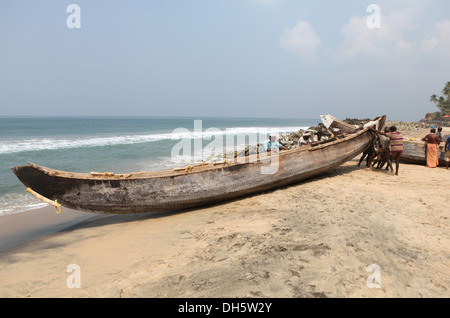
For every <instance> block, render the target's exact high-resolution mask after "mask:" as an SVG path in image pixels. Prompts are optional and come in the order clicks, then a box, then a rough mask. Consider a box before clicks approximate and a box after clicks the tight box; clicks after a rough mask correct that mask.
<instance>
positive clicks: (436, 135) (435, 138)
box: [422, 126, 450, 169]
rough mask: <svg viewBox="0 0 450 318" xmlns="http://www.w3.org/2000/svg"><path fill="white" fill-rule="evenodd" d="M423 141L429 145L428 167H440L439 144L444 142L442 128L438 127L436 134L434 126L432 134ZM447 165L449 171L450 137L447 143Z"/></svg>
mask: <svg viewBox="0 0 450 318" xmlns="http://www.w3.org/2000/svg"><path fill="white" fill-rule="evenodd" d="M422 141H425V142H426V143H427V167H430V168H435V167H436V166H438V165H439V144H440V143H441V142H443V139H442V127H438V131H437V132H436V127H434V126H432V127H431V129H430V133H429V134H428V135H426V136H425V137H423V138H422ZM444 151H445V165H446V169H448V166H449V162H450V136H448V137H447V140H446V141H445V147H444Z"/></svg>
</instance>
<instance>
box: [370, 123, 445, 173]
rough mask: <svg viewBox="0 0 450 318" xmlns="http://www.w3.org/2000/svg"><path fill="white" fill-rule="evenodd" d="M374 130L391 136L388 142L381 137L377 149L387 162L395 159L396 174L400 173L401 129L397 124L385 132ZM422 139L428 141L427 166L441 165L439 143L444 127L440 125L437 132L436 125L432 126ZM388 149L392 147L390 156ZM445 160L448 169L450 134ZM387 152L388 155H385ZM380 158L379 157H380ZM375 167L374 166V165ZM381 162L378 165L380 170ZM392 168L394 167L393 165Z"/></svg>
mask: <svg viewBox="0 0 450 318" xmlns="http://www.w3.org/2000/svg"><path fill="white" fill-rule="evenodd" d="M372 130H373V131H374V132H376V133H378V134H380V135H382V136H386V137H388V138H389V143H390V145H389V143H386V139H384V140H383V139H382V138H380V143H379V148H380V149H377V150H378V151H377V152H378V153H379V158H380V157H384V158H385V160H384V161H385V162H387V163H388V164H389V159H391V160H392V161H395V166H396V167H395V175H398V167H399V162H400V158H401V156H402V153H403V136H402V133H401V132H400V131H397V128H396V127H395V126H392V127H390V128H387V127H386V128H385V132H384V133H382V132H379V131H376V130H375V129H372ZM422 141H425V142H427V164H426V165H427V167H430V168H434V167H437V166H439V144H440V143H441V142H442V141H443V139H442V127H438V132H437V133H436V127H433V126H432V127H431V129H430V133H429V134H428V135H426V136H425V137H423V138H422ZM387 149H390V152H389V156H388V155H387V154H386V151H387ZM444 151H445V161H446V169H448V166H449V163H450V136H448V137H447V140H446V141H445V147H444ZM384 154H386V155H384ZM379 158H378V159H379ZM382 166H383V162H381V167H382ZM372 167H373V166H372ZM381 167H380V163H379V165H378V169H377V170H378V171H379V170H380V168H381ZM391 169H392V167H391Z"/></svg>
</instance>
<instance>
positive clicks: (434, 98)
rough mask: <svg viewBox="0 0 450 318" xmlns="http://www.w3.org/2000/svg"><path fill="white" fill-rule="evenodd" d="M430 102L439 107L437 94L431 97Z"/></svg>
mask: <svg viewBox="0 0 450 318" xmlns="http://www.w3.org/2000/svg"><path fill="white" fill-rule="evenodd" d="M430 102H433V103H435V104H436V106H437V102H438V97H437V95H436V94H433V95H431V97H430Z"/></svg>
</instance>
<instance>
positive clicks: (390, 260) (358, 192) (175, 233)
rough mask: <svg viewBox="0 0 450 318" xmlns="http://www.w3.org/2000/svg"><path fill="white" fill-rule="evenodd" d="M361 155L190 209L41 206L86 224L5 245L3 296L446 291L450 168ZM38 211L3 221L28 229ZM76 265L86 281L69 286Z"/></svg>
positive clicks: (449, 283) (0, 279) (0, 273)
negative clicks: (382, 163) (103, 210)
mask: <svg viewBox="0 0 450 318" xmlns="http://www.w3.org/2000/svg"><path fill="white" fill-rule="evenodd" d="M415 133H416V134H417V136H414V135H412V134H408V136H412V137H419V136H420V137H422V136H421V135H422V131H416V132H415ZM426 133H427V131H424V134H423V135H425V134H426ZM357 163H358V158H355V159H354V160H352V161H350V162H348V163H346V164H344V165H342V166H341V167H339V168H337V169H335V170H333V171H330V172H328V173H326V174H323V175H321V176H319V177H316V178H313V179H310V180H307V181H304V182H302V183H299V184H297V185H293V186H291V187H287V188H283V189H278V190H275V191H270V192H266V193H263V194H260V195H256V196H252V197H248V198H245V199H241V200H236V201H232V202H229V203H225V204H222V205H216V206H211V207H207V208H203V209H195V210H191V211H186V212H183V213H176V214H174V213H160V214H158V213H156V214H149V215H114V216H104V215H94V214H84V213H81V212H77V211H70V210H67V209H63V212H62V214H56V213H55V212H54V210H53V209H50V208H47V209H44V210H41V211H35V212H33V213H34V214H39V215H44V214H45V218H43V219H42V220H40V222H41V224H42V223H47V222H54V223H58V221H55V220H57V218H61V217H64V215H66V216H65V217H66V218H68V222H72V221H74V220H78V221H80V220H81V223H79V224H78V225H76V226H72V227H70V228H67V229H64V230H62V231H59V232H55V229H56V228H55V227H53V228H51V229H48V228H47V229H46V231H44V232H42V231H41V232H39V235H38V236H40V237H39V238H37V239H35V240H33V241H31V242H29V243H24V244H21V245H18V246H16V247H14V248H11V249H7V250H4V251H2V252H0V296H1V297H183V298H184V297H210V298H222V297H271V298H278V297H285V298H293V297H449V296H450V290H449V288H450V276H449V273H450V238H449V233H450V222H449V207H450V200H449V196H448V194H447V192H446V191H448V189H449V185H450V182H449V181H448V180H449V177H450V170H445V168H442V167H439V168H434V169H431V168H427V167H425V166H421V165H406V164H401V165H400V172H399V173H400V175H399V176H398V177H396V176H394V175H392V174H391V173H388V172H384V171H382V172H379V173H377V172H372V171H368V170H366V169H364V168H362V167H358V166H357ZM29 213H31V212H24V213H21V216H20V217H15V218H4V219H1V218H0V226H2V227H3V228H9V229H10V231H12V232H14V231H13V229H16V230H18V229H22V231H23V227H24V224H26V216H27V214H29ZM92 216H93V217H92ZM89 217H91V218H89ZM34 220H37V218H36V217H34ZM20 222H22V223H20ZM67 224H68V223H66V225H67ZM36 226H37V225H36ZM44 234H47V235H45V236H42V235H44ZM71 264H76V265H78V266H79V269H80V283H81V287H80V288H68V285H67V279H68V278H69V276H70V275H72V272H67V271H66V270H67V268H68V266H69V265H71ZM371 264H376V265H377V266H379V269H380V272H379V274H380V279H381V280H380V285H379V287H380V288H369V287H368V284H367V280H368V278H369V276H370V275H371V274H372V272H368V271H367V268H368V267H369V266H370V265H371ZM372 282H373V281H372Z"/></svg>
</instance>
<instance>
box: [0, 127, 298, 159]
mask: <svg viewBox="0 0 450 318" xmlns="http://www.w3.org/2000/svg"><path fill="white" fill-rule="evenodd" d="M305 128H306V127H236V128H227V129H226V130H218V129H211V128H209V129H203V131H201V132H200V131H198V132H197V131H189V130H188V129H183V130H175V131H174V132H172V133H162V134H148V135H129V136H107V137H85V138H73V139H72V138H67V139H63V138H43V139H42V138H41V139H39V138H33V139H24V140H17V141H2V142H0V154H10V153H18V152H27V151H41V150H55V149H73V148H88V147H103V146H116V145H131V144H141V143H148V142H156V141H161V140H178V139H183V138H189V139H196V138H203V139H205V140H207V139H210V138H211V137H213V136H226V135H240V134H252V133H259V134H264V133H267V134H270V133H284V132H293V131H298V130H299V129H305Z"/></svg>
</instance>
